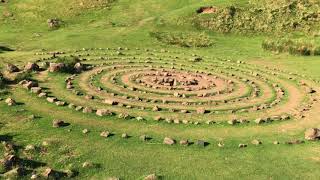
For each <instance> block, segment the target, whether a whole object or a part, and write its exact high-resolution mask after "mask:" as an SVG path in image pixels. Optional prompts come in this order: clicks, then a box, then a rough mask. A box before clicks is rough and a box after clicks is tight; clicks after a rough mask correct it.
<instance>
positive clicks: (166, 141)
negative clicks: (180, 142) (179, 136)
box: [163, 137, 176, 145]
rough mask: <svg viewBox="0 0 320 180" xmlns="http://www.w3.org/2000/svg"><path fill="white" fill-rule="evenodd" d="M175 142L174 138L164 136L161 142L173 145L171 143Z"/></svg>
mask: <svg viewBox="0 0 320 180" xmlns="http://www.w3.org/2000/svg"><path fill="white" fill-rule="evenodd" d="M175 143H176V141H175V140H174V139H172V138H169V137H165V138H164V139H163V144H167V145H173V144H175Z"/></svg>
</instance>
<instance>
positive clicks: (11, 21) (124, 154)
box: [0, 0, 320, 179]
mask: <svg viewBox="0 0 320 180" xmlns="http://www.w3.org/2000/svg"><path fill="white" fill-rule="evenodd" d="M84 2H85V4H84V5H83V6H80V1H78V0H70V1H68V2H65V1H62V0H56V1H43V0H36V1H31V0H24V1H18V0H12V1H10V2H9V3H6V4H1V6H0V12H3V11H9V12H10V13H12V14H13V17H4V16H2V15H0V22H1V23H0V67H4V65H5V64H6V63H8V62H10V63H14V64H18V65H19V67H22V66H23V65H24V64H26V63H27V62H29V61H35V60H38V59H39V58H40V57H50V55H44V56H35V55H34V54H35V53H36V52H42V51H43V49H45V51H68V50H71V51H73V50H75V49H82V48H100V47H101V48H107V47H109V48H117V47H123V48H125V47H128V48H129V49H130V50H131V51H130V52H128V53H127V52H125V56H123V57H124V58H125V57H130V56H137V57H138V56H139V55H137V54H134V53H133V52H135V50H134V49H135V48H136V47H138V48H141V49H147V48H148V49H157V50H161V49H169V51H170V52H169V53H167V54H166V55H167V56H170V55H172V56H174V55H176V54H179V55H181V56H182V57H183V58H185V57H186V58H187V57H189V56H187V55H184V54H189V55H190V54H195V55H199V56H201V57H203V62H199V63H197V64H194V65H195V66H196V67H197V68H199V69H204V68H205V67H206V66H209V65H212V64H215V63H216V60H215V58H221V59H230V60H231V61H232V62H236V61H238V60H240V61H244V62H245V63H248V64H249V65H248V67H247V69H246V67H245V66H243V67H242V69H245V70H246V71H250V70H251V69H250V68H253V66H251V64H256V65H259V68H258V69H254V70H256V71H258V72H261V73H262V72H264V71H266V69H265V68H263V66H264V65H267V66H269V67H276V68H280V69H283V70H286V71H290V72H296V73H299V74H306V75H307V77H310V78H312V79H315V80H318V81H319V80H320V74H319V71H320V68H319V67H320V66H319V65H320V62H319V58H318V57H312V56H310V57H309V56H308V57H302V56H292V55H290V54H273V53H272V52H268V51H264V50H263V49H262V48H261V43H262V42H263V40H264V39H266V38H268V35H265V34H259V35H252V34H251V35H237V34H220V33H217V32H213V31H205V32H206V34H205V37H206V38H205V39H206V40H207V39H210V40H212V39H213V40H214V43H213V44H210V46H208V43H205V45H204V46H203V45H197V44H194V43H191V44H192V45H190V47H189V48H182V47H180V46H184V44H185V42H188V41H189V40H190V39H189V38H190V36H191V39H192V41H193V39H196V41H195V42H198V40H197V36H198V32H199V34H200V33H201V32H203V30H202V29H200V30H199V29H197V28H196V27H193V26H192V25H190V24H188V16H190V15H193V14H195V11H196V9H198V8H199V7H201V6H207V5H215V6H219V7H226V6H229V5H232V4H235V3H236V4H237V6H241V7H247V6H248V2H247V1H245V0H242V1H227V0H223V1H218V0H208V1H196V0H177V1H172V0H164V1H163V0H161V1H160V0H145V1H143V3H142V2H141V1H129V0H119V1H115V2H112V3H109V4H108V5H102V4H99V3H100V2H101V1H95V2H93V1H92V2H91V1H90V2H87V1H84ZM65 3H67V4H65ZM86 3H98V4H94V5H95V7H92V5H93V4H86ZM62 4H63V5H62ZM57 7H61V8H57ZM70 7H72V9H70ZM55 17H56V18H59V19H62V20H63V22H64V23H65V24H64V25H63V26H62V27H60V28H59V29H57V30H50V29H49V28H48V26H47V23H46V21H47V19H49V18H55ZM155 30H157V31H156V32H166V33H169V36H170V37H175V36H176V34H175V32H177V33H178V37H180V33H181V34H183V36H182V37H183V38H184V37H186V38H185V39H186V40H184V39H182V40H183V41H181V42H180V41H179V42H178V43H176V42H175V43H171V41H169V42H168V40H167V39H166V38H167V37H166V38H165V39H164V42H162V40H161V41H160V42H159V41H158V40H156V39H155V38H154V37H151V36H150V35H149V33H150V32H155ZM172 32H174V33H172ZM37 34H38V35H39V36H38V35H37ZM179 40H180V39H179ZM206 42H207V41H206ZM172 44H178V45H172ZM187 44H188V43H187ZM188 46H189V45H188ZM2 47H4V48H2ZM6 47H10V49H14V50H15V51H8V50H7V48H6ZM141 51H143V50H141ZM131 52H132V54H131ZM85 53H86V52H83V54H85ZM90 53H91V52H90ZM107 53H109V52H108V51H107ZM110 53H111V52H110ZM94 56H96V57H99V56H100V55H98V53H97V54H96V53H92V55H91V56H90V57H89V58H91V57H92V58H93V57H94ZM101 56H102V55H101ZM107 56H108V57H113V55H111V54H107ZM140 56H142V57H143V58H146V57H147V56H149V55H147V53H146V52H144V53H142V55H140ZM189 59H190V58H188V62H186V61H185V60H184V59H181V60H179V62H180V63H185V64H188V65H190V64H192V62H189ZM170 60H172V58H170V57H166V58H164V60H163V62H165V61H170ZM108 61H109V60H105V62H108ZM110 61H113V60H110ZM114 61H116V60H114ZM118 61H120V60H119V59H118ZM126 61H127V60H123V63H125V62H126ZM98 62H101V61H98V60H88V61H86V62H85V63H88V64H90V63H93V64H95V63H98ZM233 65H234V66H236V64H233ZM233 65H231V64H226V65H225V66H233ZM168 66H169V65H168ZM241 74H243V73H242V72H239V73H238V75H241ZM265 74H266V76H270V79H271V81H272V77H271V75H270V74H269V75H267V74H268V73H265ZM32 76H33V77H37V78H41V77H42V76H41V74H40V75H39V74H38V75H36V74H33V75H32ZM66 76H68V75H66V74H50V75H49V76H43V77H44V79H43V81H42V82H40V83H41V84H42V85H45V86H48V87H50V89H49V91H50V90H52V89H54V91H53V92H52V94H55V95H57V96H58V97H60V98H62V99H63V100H67V101H73V100H74V101H76V102H79V103H83V104H85V105H86V104H88V105H89V104H90V105H93V106H99V107H106V106H103V105H101V104H99V105H97V103H95V102H86V100H85V99H84V98H83V97H81V99H80V98H79V97H77V96H75V95H74V94H72V93H70V92H67V91H66V90H65V83H64V82H63V81H64V78H65V77H66ZM288 76H290V75H289V74H288V73H283V77H281V78H282V80H283V81H286V79H287V78H288ZM98 79H100V77H99V76H97V77H96V78H95V79H94V81H97V82H95V83H96V84H99V83H101V81H100V82H99V81H98ZM119 81H121V79H119ZM80 82H81V81H80ZM80 82H77V83H79V84H80ZM99 85H100V84H99ZM284 85H285V86H286V87H288V86H289V85H290V87H291V86H295V85H294V84H290V83H288V84H285V83H284ZM314 86H315V87H318V85H314ZM77 88H78V87H77ZM296 88H299V87H296ZM5 91H6V92H5V93H1V92H0V98H2V99H5V98H7V97H13V98H14V99H16V100H17V101H18V102H21V103H22V104H21V105H18V106H14V107H8V106H7V105H6V104H5V102H4V101H3V100H2V101H0V111H1V113H0V138H1V139H5V138H9V139H12V141H13V142H15V143H17V144H19V145H21V146H22V147H25V146H26V145H28V144H34V145H36V146H38V147H42V145H41V144H42V142H43V141H49V142H51V143H52V145H50V146H49V147H48V151H47V153H44V154H38V153H36V154H35V155H34V156H33V159H34V160H36V161H39V162H43V163H45V164H46V165H45V166H48V167H52V168H53V169H55V170H59V171H63V170H66V169H74V170H76V171H78V172H79V174H78V176H77V177H76V179H105V178H107V177H111V176H116V177H120V178H121V179H143V177H144V176H145V175H148V174H152V173H156V174H158V175H160V176H163V179H212V178H215V179H233V178H238V179H318V177H319V176H320V174H319V173H320V172H319V171H318V165H319V159H318V157H317V154H318V152H319V148H318V145H319V142H306V143H305V144H300V145H292V146H290V145H286V144H283V143H284V142H285V141H288V140H291V139H302V138H303V132H304V130H305V129H306V128H309V127H318V126H319V120H320V119H319V117H318V116H317V114H318V112H319V111H318V110H319V108H318V107H315V109H313V110H312V111H311V112H310V116H311V117H312V118H310V119H309V118H307V119H302V120H289V121H285V122H281V123H272V124H266V125H261V126H256V125H243V126H229V125H226V124H221V125H218V126H208V125H201V126H192V125H186V126H183V125H182V126H180V125H174V124H166V123H156V122H153V121H145V122H137V121H133V120H132V121H127V120H119V119H118V118H117V117H116V116H112V117H97V116H95V115H94V114H83V113H81V112H75V111H73V110H71V109H69V108H67V107H57V106H55V105H53V104H50V103H47V102H46V101H45V99H41V98H38V97H36V95H33V94H31V93H30V92H28V91H26V90H25V89H22V87H20V86H12V85H11V86H9V87H7V89H5ZM286 92H287V91H286ZM288 92H291V91H288ZM248 94H249V93H248ZM263 94H264V92H262V95H263ZM271 96H272V98H273V96H274V94H272V95H271ZM271 96H270V97H271ZM289 97H290V94H289V95H288V97H287V96H286V97H285V98H289ZM289 100H290V99H288V101H289ZM304 101H305V100H304V99H303V102H304ZM285 103H287V101H285V102H284V105H285ZM32 114H34V115H36V116H38V117H39V118H36V119H34V120H30V119H28V117H29V116H30V115H32ZM223 116H224V115H221V117H222V118H224V117H223ZM149 118H150V119H151V116H149ZM206 118H207V117H206ZM54 119H63V120H65V121H67V122H70V124H71V125H70V126H68V127H65V128H58V129H56V128H52V127H51V123H52V120H54ZM200 120H202V119H200ZM84 128H88V129H89V130H90V133H88V134H87V135H84V134H83V133H82V132H81V131H82V129H84ZM68 130H71V131H68ZM103 130H109V131H111V132H113V133H114V134H115V135H114V136H112V137H110V138H108V139H103V138H102V137H100V136H99V134H100V132H101V131H103ZM123 132H126V133H128V134H129V135H132V137H131V138H129V139H127V140H123V139H121V137H120V136H121V134H122V133H123ZM142 134H148V135H150V136H151V137H152V138H153V139H152V140H151V141H150V142H148V143H143V142H141V141H140V140H139V136H140V135H142ZM166 136H169V137H173V138H175V139H177V140H180V139H184V138H189V139H191V140H192V141H195V140H197V139H204V140H206V141H208V142H209V143H210V145H208V146H207V147H205V148H199V147H197V146H196V145H191V146H190V147H182V146H180V145H173V146H165V145H163V144H162V140H163V138H164V137H166ZM255 138H258V139H261V140H262V141H263V144H262V145H261V146H258V147H255V146H254V145H251V144H250V142H251V140H253V139H255ZM275 140H278V141H280V142H281V144H280V145H273V144H272V142H273V141H275ZM219 141H223V142H224V143H225V147H224V148H218V146H217V144H218V142H219ZM239 143H246V144H248V145H249V147H248V148H245V149H239V148H238V147H237V146H238V144H239ZM0 152H1V155H2V154H3V148H2V146H1V147H0ZM18 154H19V156H21V157H23V158H26V157H25V154H24V153H23V150H22V149H21V150H19V151H18ZM85 161H91V162H94V163H97V164H99V165H100V166H101V167H99V168H88V169H86V168H82V167H81V166H82V163H83V162H85ZM38 171H41V168H38ZM25 178H26V179H29V178H30V177H29V176H27V177H25Z"/></svg>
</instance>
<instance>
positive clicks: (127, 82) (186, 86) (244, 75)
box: [37, 48, 315, 125]
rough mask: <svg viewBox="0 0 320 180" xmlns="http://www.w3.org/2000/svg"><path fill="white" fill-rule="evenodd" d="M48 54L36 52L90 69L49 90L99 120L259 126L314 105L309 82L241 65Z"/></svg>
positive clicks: (166, 56) (133, 54) (142, 54)
mask: <svg viewBox="0 0 320 180" xmlns="http://www.w3.org/2000/svg"><path fill="white" fill-rule="evenodd" d="M48 54H49V55H51V54H52V53H37V55H39V56H41V57H42V58H41V60H39V61H42V62H53V61H55V58H57V57H59V56H60V57H63V56H76V57H78V58H80V59H81V61H82V63H84V64H87V65H89V66H90V67H91V68H90V69H89V70H86V71H84V72H82V73H79V74H75V75H68V76H66V79H65V82H64V83H65V84H64V87H60V86H59V87H58V86H54V85H53V84H56V83H57V84H59V83H61V79H59V78H55V77H52V81H53V83H50V85H49V86H50V87H49V89H50V90H51V93H52V96H55V97H57V98H58V99H61V100H63V101H65V102H67V103H68V104H72V105H74V106H72V108H75V109H76V110H78V111H80V110H82V108H87V109H88V108H89V109H91V110H92V111H89V113H97V114H98V115H101V114H100V113H98V112H101V111H102V110H105V111H108V112H110V113H111V114H115V115H117V116H118V117H120V118H123V117H126V119H127V117H130V118H129V119H136V120H156V121H159V122H164V123H175V124H195V125H199V124H205V123H206V124H221V123H228V124H232V125H234V124H237V123H246V124H247V122H252V123H253V124H261V123H267V122H279V121H283V120H289V119H294V118H302V117H303V116H304V115H303V114H305V113H307V111H306V109H308V108H310V107H311V106H312V104H313V101H314V98H313V94H312V93H310V92H308V89H310V88H312V87H311V86H312V85H311V84H313V83H315V81H314V80H313V79H311V78H309V77H306V76H304V75H299V74H296V73H290V72H285V71H282V70H279V69H276V68H272V69H271V68H269V67H267V66H266V67H259V66H257V65H252V64H247V63H244V62H242V61H236V60H228V59H218V58H213V57H206V56H203V57H201V58H202V59H203V61H200V62H194V61H193V59H194V58H196V57H198V56H197V55H192V54H186V53H181V52H169V51H167V50H156V49H155V50H148V49H147V50H140V49H134V50H130V49H127V48H115V49H109V48H107V49H103V48H95V49H82V50H76V51H68V52H60V53H59V52H58V53H57V52H55V53H54V56H53V57H49V58H44V57H45V56H47V55H48ZM58 92H59V93H58ZM61 92H65V93H61ZM69 107H71V106H69ZM77 107H78V109H77ZM82 111H83V110H82ZM85 112H86V113H87V111H85ZM110 113H106V114H107V115H110ZM102 116H104V115H102Z"/></svg>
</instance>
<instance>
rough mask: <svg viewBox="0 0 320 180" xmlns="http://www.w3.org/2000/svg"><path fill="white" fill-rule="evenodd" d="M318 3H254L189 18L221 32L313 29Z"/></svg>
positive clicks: (299, 0)
mask: <svg viewBox="0 0 320 180" xmlns="http://www.w3.org/2000/svg"><path fill="white" fill-rule="evenodd" d="M319 8H320V1H314V0H278V1H271V2H270V1H265V0H254V1H251V2H250V5H249V6H247V7H238V6H229V7H225V8H217V9H216V12H215V13H199V14H198V15H195V16H194V17H193V19H192V21H193V24H194V25H196V26H197V27H200V28H205V29H210V30H214V31H218V32H222V33H229V32H235V33H272V32H279V33H284V32H291V31H301V32H305V33H310V32H312V30H316V29H317V28H315V27H318V26H319V24H320V23H319V21H320V12H319Z"/></svg>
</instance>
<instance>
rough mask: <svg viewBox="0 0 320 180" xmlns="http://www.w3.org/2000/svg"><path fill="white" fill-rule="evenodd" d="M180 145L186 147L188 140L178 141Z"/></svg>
mask: <svg viewBox="0 0 320 180" xmlns="http://www.w3.org/2000/svg"><path fill="white" fill-rule="evenodd" d="M180 145H182V146H188V145H189V141H188V140H180Z"/></svg>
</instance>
